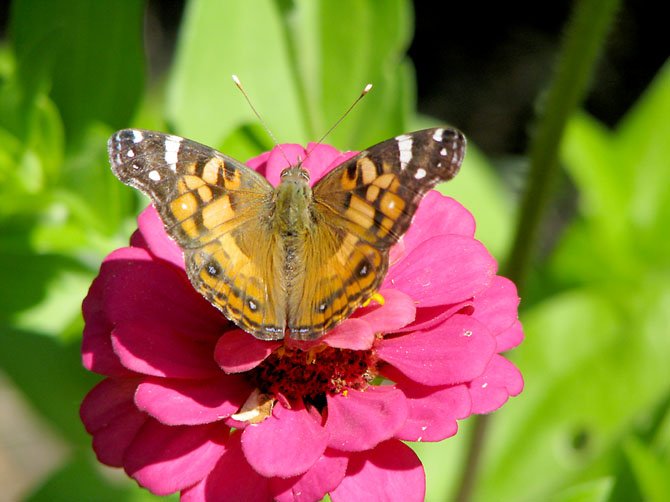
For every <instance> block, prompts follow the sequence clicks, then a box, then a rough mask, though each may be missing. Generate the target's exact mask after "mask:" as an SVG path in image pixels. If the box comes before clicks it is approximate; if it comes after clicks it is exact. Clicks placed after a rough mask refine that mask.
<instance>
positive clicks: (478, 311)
mask: <svg viewBox="0 0 670 502" xmlns="http://www.w3.org/2000/svg"><path fill="white" fill-rule="evenodd" d="M472 305H473V307H474V309H475V310H474V313H473V316H474V317H475V318H477V319H479V320H480V321H481V322H483V323H484V324H486V326H488V328H489V331H490V332H491V334H493V335H494V336H497V335H498V333H501V332H502V331H504V330H505V329H507V328H509V327H510V326H511V325H512V324H513V323H514V322H515V321H516V320H517V319H518V314H517V311H518V306H519V295H518V294H517V292H516V286H515V285H514V283H513V282H512V281H510V280H509V279H506V278H505V277H501V276H499V275H496V276H495V277H493V280H492V281H491V284H490V286H489V287H488V288H486V289H485V290H484V291H482V292H481V293H479V294H478V295H475V297H474V298H473V301H472Z"/></svg>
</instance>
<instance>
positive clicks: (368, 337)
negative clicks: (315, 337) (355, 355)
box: [319, 318, 375, 350]
mask: <svg viewBox="0 0 670 502" xmlns="http://www.w3.org/2000/svg"><path fill="white" fill-rule="evenodd" d="M374 341H375V332H374V330H373V327H372V326H371V325H370V324H369V323H367V322H365V321H363V320H361V319H352V318H349V319H347V320H345V321H344V322H342V323H341V324H338V325H337V326H335V328H333V329H332V330H330V331H329V332H328V333H327V334H326V335H325V336H324V337H322V338H321V339H319V342H323V343H325V344H326V345H328V346H330V347H333V348H336V349H351V350H369V349H370V348H371V347H372V344H373V343H374Z"/></svg>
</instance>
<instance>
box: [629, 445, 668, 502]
mask: <svg viewBox="0 0 670 502" xmlns="http://www.w3.org/2000/svg"><path fill="white" fill-rule="evenodd" d="M624 447H625V452H626V455H627V457H628V461H629V462H630V465H631V467H632V469H633V472H634V473H635V478H636V481H637V483H638V486H639V487H640V491H641V492H642V495H643V497H644V500H647V501H649V502H664V501H667V500H670V475H669V474H670V462H669V461H668V459H661V458H660V456H659V455H658V454H655V453H654V452H653V451H651V449H650V448H649V447H648V446H647V445H645V444H644V443H642V442H641V441H639V440H638V439H635V438H634V437H631V438H628V440H627V441H626V442H625V444H624Z"/></svg>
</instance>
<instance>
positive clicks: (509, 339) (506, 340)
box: [496, 320, 523, 352]
mask: <svg viewBox="0 0 670 502" xmlns="http://www.w3.org/2000/svg"><path fill="white" fill-rule="evenodd" d="M521 342H523V327H522V326H521V321H518V320H517V321H515V322H514V324H512V325H511V326H510V327H509V328H507V329H506V330H505V331H503V332H502V333H500V334H499V335H498V336H496V343H497V344H498V346H497V347H496V352H505V351H506V350H510V349H513V348H514V347H516V346H517V345H519V344H520V343H521Z"/></svg>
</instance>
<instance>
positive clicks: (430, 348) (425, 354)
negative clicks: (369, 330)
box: [377, 314, 496, 385]
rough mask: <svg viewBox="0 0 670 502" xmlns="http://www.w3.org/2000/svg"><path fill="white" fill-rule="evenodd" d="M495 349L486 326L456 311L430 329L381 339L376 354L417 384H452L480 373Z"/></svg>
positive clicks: (470, 378)
mask: <svg viewBox="0 0 670 502" xmlns="http://www.w3.org/2000/svg"><path fill="white" fill-rule="evenodd" d="M495 348H496V342H495V339H494V338H493V337H492V336H491V334H490V333H489V332H488V330H487V329H486V326H484V325H483V324H481V323H480V322H479V321H477V320H476V319H473V318H472V317H470V316H465V315H462V314H456V315H454V316H453V317H451V318H450V319H448V320H447V321H445V322H444V323H442V324H440V325H439V326H436V327H435V328H433V329H431V330H428V331H417V332H415V333H409V334H406V335H403V336H398V337H395V338H385V339H384V340H382V341H381V342H380V343H379V345H378V347H377V354H378V355H379V357H380V358H381V359H383V360H384V361H386V362H388V363H390V364H392V365H393V366H395V367H396V368H397V369H398V370H399V371H400V372H402V373H403V374H404V375H406V376H407V377H408V378H410V379H411V380H413V381H415V382H417V383H422V384H424V385H453V384H458V383H462V382H467V381H469V380H472V379H473V378H476V377H478V376H479V375H481V374H482V373H483V372H484V369H485V368H486V365H487V364H488V362H489V360H490V359H491V356H493V353H494V351H495Z"/></svg>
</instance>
